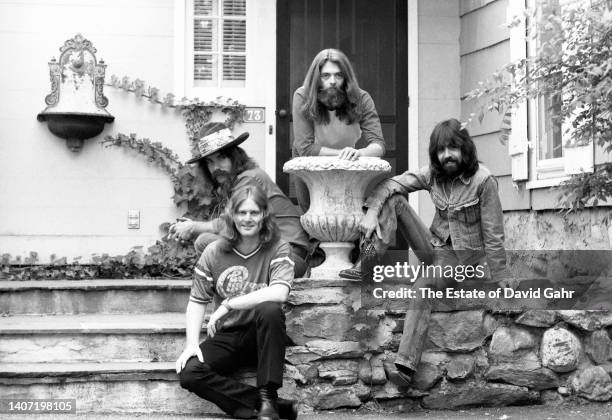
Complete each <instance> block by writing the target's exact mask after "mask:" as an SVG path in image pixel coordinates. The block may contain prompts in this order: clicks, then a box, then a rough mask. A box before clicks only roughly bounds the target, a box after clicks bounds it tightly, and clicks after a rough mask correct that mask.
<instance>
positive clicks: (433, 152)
mask: <svg viewBox="0 0 612 420" xmlns="http://www.w3.org/2000/svg"><path fill="white" fill-rule="evenodd" d="M446 146H452V147H456V148H458V149H461V158H462V161H463V162H462V165H461V166H462V173H463V175H464V176H465V177H471V176H473V175H474V174H475V173H476V171H477V170H478V166H479V162H478V154H477V152H476V145H475V144H474V141H473V140H472V137H470V133H468V131H467V130H466V129H465V128H463V127H462V126H461V123H460V122H459V121H458V120H456V119H455V118H451V119H448V120H445V121H442V122H440V123H438V124H437V125H436V126H435V127H434V129H433V131H432V132H431V136H430V137H429V163H430V164H431V171H432V174H433V176H434V177H436V178H438V179H443V178H445V177H446V174H445V172H444V168H443V167H442V164H441V163H440V161H439V160H438V150H441V149H443V148H444V147H446Z"/></svg>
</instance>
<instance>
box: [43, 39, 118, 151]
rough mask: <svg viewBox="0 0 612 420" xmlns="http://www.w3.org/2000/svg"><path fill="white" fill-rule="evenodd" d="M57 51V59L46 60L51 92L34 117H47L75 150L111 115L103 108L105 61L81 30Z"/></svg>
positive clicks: (105, 104) (50, 128) (93, 134)
mask: <svg viewBox="0 0 612 420" xmlns="http://www.w3.org/2000/svg"><path fill="white" fill-rule="evenodd" d="M60 52H61V54H60V57H59V61H56V60H55V58H52V59H51V61H50V62H49V72H50V76H51V93H50V94H49V95H47V96H46V98H45V103H46V104H47V105H48V106H47V107H46V108H45V110H44V111H42V112H41V113H40V114H38V116H37V118H38V121H41V122H43V121H47V123H48V125H49V130H50V131H51V132H52V133H53V134H55V135H56V136H58V137H61V138H64V139H66V145H67V146H68V148H69V149H70V150H72V151H73V152H78V151H79V150H81V148H82V147H83V142H84V140H85V139H88V138H91V137H95V136H97V135H98V134H100V133H101V132H102V130H103V129H104V124H105V123H110V122H113V120H114V119H115V117H113V116H112V115H111V114H109V113H108V111H106V109H105V108H106V106H107V105H108V99H107V98H106V97H105V96H104V92H103V89H104V73H105V71H106V64H104V61H102V60H100V61H99V62H98V61H97V60H96V56H95V53H96V49H95V48H94V47H93V45H92V43H91V42H90V41H89V40H87V39H85V38H84V37H83V36H82V35H81V34H77V35H76V36H75V37H74V38H72V39H69V40H67V41H66V42H65V43H64V45H63V46H62V47H61V48H60Z"/></svg>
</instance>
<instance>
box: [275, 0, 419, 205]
mask: <svg viewBox="0 0 612 420" xmlns="http://www.w3.org/2000/svg"><path fill="white" fill-rule="evenodd" d="M325 48H337V49H339V50H341V51H342V52H344V53H345V54H346V55H347V56H348V58H349V60H350V61H351V63H352V64H353V67H354V69H355V73H356V75H357V80H358V82H359V86H360V87H361V88H362V89H364V90H366V91H368V92H369V93H370V95H371V96H372V98H373V99H374V103H375V105H376V109H377V111H378V114H379V117H380V122H381V125H382V129H383V135H384V138H385V143H386V146H387V147H386V148H387V152H386V154H385V157H384V158H385V160H387V161H388V162H389V163H390V164H391V166H392V167H393V170H394V171H395V173H402V172H404V171H406V170H407V169H408V109H407V108H408V89H407V86H408V71H407V66H408V60H407V2H406V0H385V1H372V0H277V70H276V72H277V74H276V80H277V89H276V96H277V98H276V104H277V110H276V129H277V132H276V182H277V184H278V185H279V186H280V187H281V189H282V190H283V191H284V192H285V193H287V194H288V195H289V196H290V197H294V196H295V194H294V187H293V182H292V181H291V180H290V177H289V176H288V175H287V174H284V173H283V164H284V163H285V162H286V161H288V160H289V159H291V145H292V144H293V130H292V127H291V121H292V116H291V100H292V99H293V92H294V91H295V90H296V89H297V88H298V87H300V86H301V85H302V82H303V80H304V76H305V75H306V71H307V69H308V67H309V66H310V63H311V62H312V59H313V58H314V56H315V55H316V54H317V53H318V52H319V51H321V50H322V49H325ZM358 147H362V146H358Z"/></svg>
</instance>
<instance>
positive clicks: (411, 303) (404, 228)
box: [375, 194, 490, 370]
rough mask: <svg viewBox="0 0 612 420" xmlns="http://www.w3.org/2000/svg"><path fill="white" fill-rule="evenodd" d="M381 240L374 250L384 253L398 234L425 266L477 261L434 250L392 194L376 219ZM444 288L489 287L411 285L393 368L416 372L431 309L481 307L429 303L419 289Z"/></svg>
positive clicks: (421, 281)
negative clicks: (411, 292) (412, 296)
mask: <svg viewBox="0 0 612 420" xmlns="http://www.w3.org/2000/svg"><path fill="white" fill-rule="evenodd" d="M378 222H379V226H380V234H381V238H379V241H378V243H377V244H375V245H376V246H377V248H379V249H385V248H386V246H388V245H389V244H390V243H391V241H392V240H393V238H394V236H395V233H396V231H397V230H398V229H399V231H400V232H401V233H402V235H403V236H404V238H405V239H406V241H407V242H408V244H409V245H410V247H411V248H412V249H413V251H414V253H415V254H416V255H417V257H418V258H419V259H420V260H421V261H423V262H424V263H425V264H433V265H434V266H439V267H446V266H453V267H455V266H458V265H460V264H463V265H465V262H463V261H465V260H470V261H469V264H476V263H478V261H477V259H478V258H477V259H476V260H472V258H466V257H468V256H470V255H469V254H468V255H464V254H462V256H461V257H462V258H459V256H458V254H457V252H456V251H455V250H453V248H452V247H451V246H450V245H448V244H445V245H443V246H440V247H434V246H433V245H432V244H431V239H432V233H431V232H430V231H429V229H427V228H426V227H425V224H424V223H423V222H422V221H421V219H420V218H419V217H418V215H417V214H416V212H415V211H414V210H413V209H412V207H411V206H410V204H409V203H408V200H407V199H406V197H404V196H402V195H400V194H395V195H392V196H391V197H390V198H389V199H388V200H387V201H386V202H385V203H384V205H383V207H382V209H381V212H380V215H379V218H378ZM447 287H453V288H455V289H462V288H466V289H468V290H469V289H473V288H479V289H487V288H488V287H490V285H489V284H488V285H485V284H484V283H483V282H482V281H474V280H472V281H469V280H468V281H463V282H458V281H457V280H456V279H455V278H453V277H440V276H431V277H420V278H418V279H417V280H416V282H414V283H413V285H412V289H413V290H415V291H416V292H417V293H416V298H413V299H408V308H407V311H406V318H405V320H404V330H403V334H402V338H401V341H400V344H399V349H398V351H397V357H396V359H395V364H397V365H402V366H405V367H407V368H409V369H412V370H416V367H417V365H418V364H419V361H420V360H421V354H422V352H423V346H424V344H425V341H426V338H427V330H428V328H429V321H430V318H431V312H432V309H436V310H458V309H471V308H473V307H474V306H478V305H480V304H482V302H475V301H467V300H463V301H457V300H453V301H448V300H438V299H436V300H433V299H430V298H427V297H425V298H423V297H422V295H421V292H420V290H419V289H421V288H429V289H432V290H444V289H445V288H447Z"/></svg>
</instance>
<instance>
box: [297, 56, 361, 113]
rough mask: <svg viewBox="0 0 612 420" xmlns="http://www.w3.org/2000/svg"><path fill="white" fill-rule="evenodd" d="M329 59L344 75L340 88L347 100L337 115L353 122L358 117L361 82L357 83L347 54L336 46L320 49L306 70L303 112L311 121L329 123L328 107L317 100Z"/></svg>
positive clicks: (337, 111)
mask: <svg viewBox="0 0 612 420" xmlns="http://www.w3.org/2000/svg"><path fill="white" fill-rule="evenodd" d="M328 61H331V62H332V63H334V64H336V65H337V66H338V67H339V68H340V71H341V72H342V74H343V75H344V81H343V82H342V86H341V87H340V88H341V89H342V90H344V92H345V93H346V102H345V103H344V104H343V105H342V107H340V108H338V109H337V110H336V115H337V116H338V118H339V119H340V120H342V121H345V122H346V123H347V124H353V123H354V122H355V121H356V120H357V118H358V115H357V109H356V108H357V102H358V101H359V93H360V89H359V83H357V77H356V76H355V71H354V70H353V66H352V65H351V62H350V61H349V59H348V58H347V56H346V55H345V54H344V53H343V52H342V51H340V50H336V49H334V48H327V49H325V50H323V51H320V52H319V53H318V54H317V55H316V56H315V58H314V59H313V60H312V63H311V64H310V67H309V68H308V71H307V72H306V77H305V78H304V85H303V86H304V88H305V89H306V92H305V93H306V99H305V101H304V105H303V107H302V109H301V112H302V113H303V114H304V117H305V118H306V119H308V120H310V121H314V122H316V123H319V124H321V123H322V124H328V123H329V115H328V113H327V109H326V108H325V106H324V105H323V104H321V103H320V102H319V101H318V100H317V96H318V93H319V89H320V87H321V84H320V80H321V68H322V67H323V66H324V65H325V63H327V62H328Z"/></svg>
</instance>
